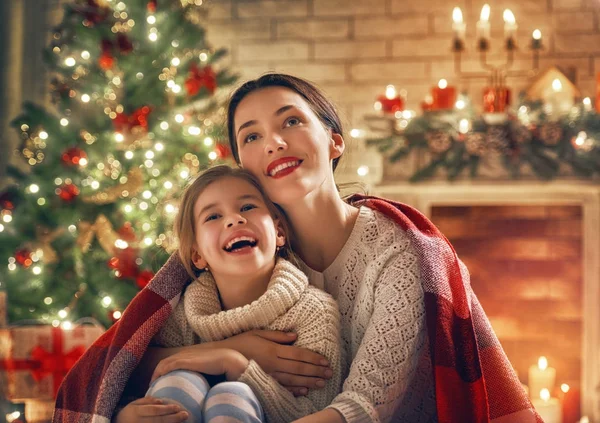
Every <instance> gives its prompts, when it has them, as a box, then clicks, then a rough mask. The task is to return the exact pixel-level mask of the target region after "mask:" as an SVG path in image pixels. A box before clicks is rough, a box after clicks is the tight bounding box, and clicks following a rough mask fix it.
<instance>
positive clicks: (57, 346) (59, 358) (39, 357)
mask: <svg viewBox="0 0 600 423" xmlns="http://www.w3.org/2000/svg"><path fill="white" fill-rule="evenodd" d="M84 352H85V347H84V346H82V345H79V346H76V347H74V348H73V349H72V350H71V351H69V352H66V353H65V352H64V351H63V331H62V329H60V328H55V327H52V351H46V350H45V349H44V348H42V347H41V346H39V345H37V346H35V347H33V349H32V350H31V358H29V359H13V358H7V359H0V370H5V371H13V372H14V371H19V370H30V371H31V375H32V376H33V379H34V380H35V381H36V382H40V381H41V380H42V379H44V378H45V377H48V376H52V377H53V395H54V396H55V397H56V394H57V393H58V388H59V387H60V384H61V382H62V380H63V378H64V377H65V375H66V374H67V372H68V371H69V370H70V369H71V367H73V365H74V364H75V363H76V362H77V360H79V357H81V356H82V355H83V353H84Z"/></svg>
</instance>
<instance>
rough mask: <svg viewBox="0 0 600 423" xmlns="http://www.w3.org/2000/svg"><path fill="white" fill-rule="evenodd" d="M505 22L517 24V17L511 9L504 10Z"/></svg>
mask: <svg viewBox="0 0 600 423" xmlns="http://www.w3.org/2000/svg"><path fill="white" fill-rule="evenodd" d="M503 17H504V22H506V23H511V24H514V23H515V22H516V19H515V15H514V14H513V12H512V11H511V10H510V9H506V10H504V15H503Z"/></svg>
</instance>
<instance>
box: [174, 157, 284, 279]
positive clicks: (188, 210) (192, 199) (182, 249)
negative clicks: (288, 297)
mask: <svg viewBox="0 0 600 423" xmlns="http://www.w3.org/2000/svg"><path fill="white" fill-rule="evenodd" d="M223 178H238V179H241V180H243V181H246V182H248V183H249V184H250V185H252V186H253V187H255V188H256V189H257V190H258V192H259V193H260V195H261V197H262V199H263V200H264V202H265V204H266V206H267V208H268V210H269V212H270V213H271V216H273V218H274V219H278V220H279V224H280V226H281V229H282V230H283V233H284V235H285V245H284V246H283V247H281V248H279V250H278V252H277V255H278V256H279V257H282V258H285V259H288V260H290V259H291V260H292V261H296V260H294V256H293V254H292V252H291V248H290V245H291V240H290V233H291V232H290V227H289V223H288V221H287V218H286V216H285V213H284V212H283V210H281V209H280V208H279V207H278V206H277V205H275V204H274V203H273V202H272V201H271V200H270V199H269V197H267V195H266V193H265V191H264V190H263V188H262V186H261V185H260V183H259V182H258V179H256V177H255V176H254V175H252V174H251V173H250V172H248V171H247V170H245V169H242V168H233V167H229V166H226V165H219V166H214V167H211V168H209V169H207V170H206V171H204V172H203V173H201V174H200V175H198V176H197V177H196V178H195V179H194V180H192V181H191V183H190V184H189V185H188V186H187V187H186V189H185V191H184V193H183V196H182V197H181V202H180V204H179V212H178V213H177V217H176V218H175V224H174V228H173V229H174V231H175V235H176V236H177V237H178V238H179V247H178V254H179V257H180V258H181V261H182V262H183V266H184V267H185V269H186V270H187V272H188V273H189V275H190V276H191V277H192V279H195V278H196V276H197V274H198V270H201V269H197V268H196V266H194V264H193V262H192V249H193V248H194V244H195V242H196V225H195V218H194V205H195V204H196V201H197V200H198V197H200V195H201V194H202V192H204V190H205V189H206V188H207V187H208V186H209V185H210V184H212V183H214V182H217V181H219V180H221V179H223Z"/></svg>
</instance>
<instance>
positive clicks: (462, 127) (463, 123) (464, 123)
mask: <svg viewBox="0 0 600 423" xmlns="http://www.w3.org/2000/svg"><path fill="white" fill-rule="evenodd" d="M469 129H471V123H470V122H469V120H468V119H461V120H460V121H459V122H458V132H460V133H461V134H466V133H467V132H469Z"/></svg>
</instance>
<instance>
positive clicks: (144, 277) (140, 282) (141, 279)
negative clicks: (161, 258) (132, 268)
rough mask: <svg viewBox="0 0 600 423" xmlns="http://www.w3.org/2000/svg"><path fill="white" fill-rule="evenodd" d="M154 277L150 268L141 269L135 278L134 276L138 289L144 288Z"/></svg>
mask: <svg viewBox="0 0 600 423" xmlns="http://www.w3.org/2000/svg"><path fill="white" fill-rule="evenodd" d="M153 277H154V273H153V272H152V271H150V270H142V271H141V272H140V274H139V275H137V278H135V283H136V285H137V286H138V287H139V288H140V289H144V288H145V287H146V285H148V283H150V281H151V280H152V278H153Z"/></svg>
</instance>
